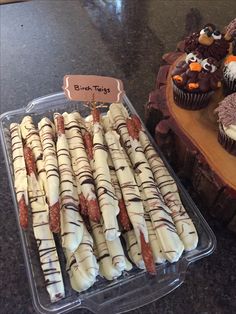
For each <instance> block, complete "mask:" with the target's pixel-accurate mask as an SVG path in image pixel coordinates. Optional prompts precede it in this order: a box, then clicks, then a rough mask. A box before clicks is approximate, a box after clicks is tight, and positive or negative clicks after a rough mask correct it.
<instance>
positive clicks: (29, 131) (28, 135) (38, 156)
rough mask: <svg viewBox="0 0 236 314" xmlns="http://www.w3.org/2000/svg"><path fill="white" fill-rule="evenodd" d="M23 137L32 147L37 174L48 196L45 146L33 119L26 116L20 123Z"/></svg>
mask: <svg viewBox="0 0 236 314" xmlns="http://www.w3.org/2000/svg"><path fill="white" fill-rule="evenodd" d="M20 128H21V134H22V138H23V139H24V142H25V143H26V145H27V146H28V147H30V148H31V149H32V152H33V155H34V159H35V161H36V168H37V176H38V179H39V183H40V184H41V185H42V187H43V188H44V190H45V192H46V196H47V197H48V184H47V176H46V171H45V165H44V160H43V148H42V145H41V141H40V137H39V133H38V130H37V129H36V127H35V125H34V123H33V119H32V118H31V117H30V116H25V117H24V118H23V120H22V122H21V124H20Z"/></svg>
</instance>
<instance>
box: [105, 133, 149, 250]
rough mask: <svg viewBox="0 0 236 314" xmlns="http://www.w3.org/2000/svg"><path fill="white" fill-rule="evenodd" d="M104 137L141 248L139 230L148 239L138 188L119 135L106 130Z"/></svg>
mask: <svg viewBox="0 0 236 314" xmlns="http://www.w3.org/2000/svg"><path fill="white" fill-rule="evenodd" d="M105 138H106V142H107V145H108V149H109V152H110V154H111V157H112V160H113V163H114V167H115V171H116V175H117V178H118V180H119V183H120V187H121V191H122V195H123V198H124V201H125V205H126V208H127V212H128V215H129V218H130V221H131V223H132V225H133V228H134V232H135V235H136V237H137V239H138V244H139V247H140V248H141V245H140V240H139V238H140V231H142V232H143V233H144V236H145V240H146V241H148V232H147V228H146V223H145V219H144V209H143V204H142V200H141V197H140V193H139V189H138V186H137V184H136V182H135V179H134V176H133V173H132V170H131V169H130V168H129V165H128V164H127V161H126V158H125V155H124V151H123V148H122V147H121V145H120V142H119V136H118V135H117V133H116V132H114V131H111V130H108V131H107V132H106V133H105Z"/></svg>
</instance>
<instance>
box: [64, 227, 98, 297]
mask: <svg viewBox="0 0 236 314" xmlns="http://www.w3.org/2000/svg"><path fill="white" fill-rule="evenodd" d="M64 253H65V256H66V259H67V271H68V273H69V277H70V283H71V286H72V288H73V289H74V290H76V291H78V292H81V291H84V290H87V289H88V288H90V287H91V286H92V285H93V284H94V283H95V281H96V277H97V275H98V264H97V261H96V258H95V256H94V254H93V239H92V237H91V235H90V234H89V233H88V231H87V229H86V227H85V226H84V233H83V238H82V241H81V243H80V245H79V247H78V248H77V250H76V251H75V252H74V253H72V252H70V251H68V250H64Z"/></svg>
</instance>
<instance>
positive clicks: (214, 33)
mask: <svg viewBox="0 0 236 314" xmlns="http://www.w3.org/2000/svg"><path fill="white" fill-rule="evenodd" d="M212 37H213V38H214V39H215V40H220V39H221V37H222V35H221V33H220V31H214V32H213V33H212Z"/></svg>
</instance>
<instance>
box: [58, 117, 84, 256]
mask: <svg viewBox="0 0 236 314" xmlns="http://www.w3.org/2000/svg"><path fill="white" fill-rule="evenodd" d="M55 116H56V115H55ZM55 121H56V120H55ZM56 151H57V158H58V166H59V173H60V202H61V212H60V214H61V238H62V247H63V248H65V249H67V250H69V251H71V252H74V251H75V250H76V249H77V248H78V246H79V244H80V242H81V241H82V237H83V232H84V225H83V220H82V218H81V216H80V214H79V211H78V195H77V194H76V193H75V191H74V185H75V182H74V178H73V172H72V166H71V159H70V153H69V147H68V143H67V139H66V136H65V134H61V135H59V136H58V138H57V143H56Z"/></svg>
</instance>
